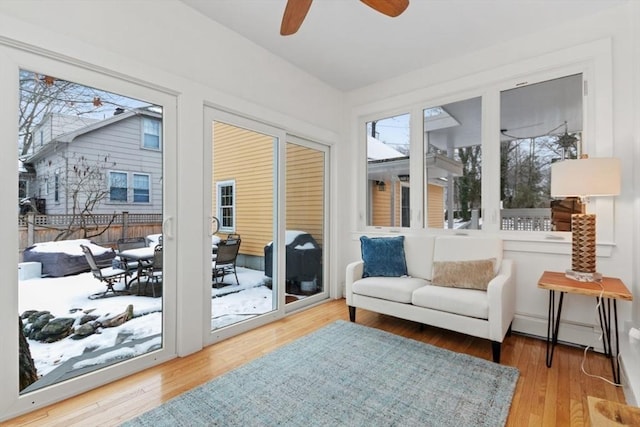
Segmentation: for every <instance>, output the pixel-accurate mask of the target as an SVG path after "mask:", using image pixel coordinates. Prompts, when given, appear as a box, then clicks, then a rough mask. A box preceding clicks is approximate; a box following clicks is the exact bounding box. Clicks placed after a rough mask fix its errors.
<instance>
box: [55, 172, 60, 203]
mask: <svg viewBox="0 0 640 427" xmlns="http://www.w3.org/2000/svg"><path fill="white" fill-rule="evenodd" d="M53 201H54V202H56V203H57V202H59V201H60V173H58V172H56V173H55V175H54V177H53Z"/></svg>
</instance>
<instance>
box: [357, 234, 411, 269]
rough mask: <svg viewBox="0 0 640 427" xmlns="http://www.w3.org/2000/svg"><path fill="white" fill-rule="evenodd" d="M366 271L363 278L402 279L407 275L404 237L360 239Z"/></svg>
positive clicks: (365, 237)
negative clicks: (401, 277)
mask: <svg viewBox="0 0 640 427" xmlns="http://www.w3.org/2000/svg"><path fill="white" fill-rule="evenodd" d="M360 247H361V249H362V260H363V261H364V271H363V273H362V277H371V276H382V277H400V276H406V275H407V262H406V260H405V259H404V236H397V237H367V236H362V237H360Z"/></svg>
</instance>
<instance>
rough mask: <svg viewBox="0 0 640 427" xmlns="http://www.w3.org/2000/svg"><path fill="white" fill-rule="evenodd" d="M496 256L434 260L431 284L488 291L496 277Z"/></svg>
mask: <svg viewBox="0 0 640 427" xmlns="http://www.w3.org/2000/svg"><path fill="white" fill-rule="evenodd" d="M495 262H496V259H495V258H490V259H479V260H471V261H434V263H433V277H432V279H431V284H433V285H436V286H446V287H450V288H465V289H479V290H483V291H486V290H487V286H488V285H489V282H490V281H491V279H493V278H494V276H495V274H494V272H493V266H494V264H495Z"/></svg>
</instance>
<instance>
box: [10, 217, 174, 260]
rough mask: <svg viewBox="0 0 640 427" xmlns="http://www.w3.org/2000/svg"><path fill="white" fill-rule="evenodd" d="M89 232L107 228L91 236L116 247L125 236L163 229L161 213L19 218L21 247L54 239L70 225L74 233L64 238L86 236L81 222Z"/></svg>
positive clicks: (107, 245) (145, 234)
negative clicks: (118, 241) (97, 234)
mask: <svg viewBox="0 0 640 427" xmlns="http://www.w3.org/2000/svg"><path fill="white" fill-rule="evenodd" d="M82 224H86V226H85V228H86V229H87V230H89V231H92V232H94V231H96V230H102V229H104V228H105V227H108V228H107V229H106V231H105V232H104V233H102V234H100V235H99V236H94V237H91V238H90V239H91V240H92V241H93V242H94V243H96V244H98V245H100V246H105V247H112V248H115V245H116V242H117V240H118V239H120V238H122V237H138V236H148V235H150V234H159V233H161V232H162V214H133V213H128V212H122V213H115V214H99V215H86V216H81V215H36V214H34V213H28V214H25V215H20V216H19V217H18V231H19V243H18V245H19V250H20V253H22V251H24V249H25V248H28V247H29V246H31V245H33V244H34V243H40V242H48V241H53V240H55V239H56V238H57V237H58V236H59V235H60V233H61V232H62V231H64V230H66V229H68V228H71V229H73V230H74V232H73V234H72V235H71V236H69V237H67V238H66V239H65V240H70V239H82V238H85V237H84V235H83V233H84V230H83V229H82V227H81V225H82Z"/></svg>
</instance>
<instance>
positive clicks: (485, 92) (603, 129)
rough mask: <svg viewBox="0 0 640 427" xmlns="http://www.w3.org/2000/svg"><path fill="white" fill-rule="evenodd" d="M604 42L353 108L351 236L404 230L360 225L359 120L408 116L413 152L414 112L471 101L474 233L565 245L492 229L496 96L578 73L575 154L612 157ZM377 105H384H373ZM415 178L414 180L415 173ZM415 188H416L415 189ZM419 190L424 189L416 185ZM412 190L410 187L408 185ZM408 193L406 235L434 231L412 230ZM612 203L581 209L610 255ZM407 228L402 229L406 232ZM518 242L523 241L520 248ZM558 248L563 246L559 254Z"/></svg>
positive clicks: (543, 234)
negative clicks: (479, 159) (354, 215)
mask: <svg viewBox="0 0 640 427" xmlns="http://www.w3.org/2000/svg"><path fill="white" fill-rule="evenodd" d="M611 60H612V53H611V43H610V41H609V40H607V39H602V40H597V41H594V42H589V43H585V44H582V45H579V46H574V47H569V48H566V49H561V50H559V51H557V52H553V53H547V54H543V55H540V56H537V57H532V58H529V59H525V60H523V61H520V62H518V63H514V64H510V65H508V66H506V65H505V66H501V67H496V68H495V69H492V70H489V71H487V72H478V73H476V74H473V75H470V76H466V77H461V78H458V79H454V80H450V81H447V82H444V83H440V84H436V85H435V86H431V87H424V88H422V89H417V90H414V91H411V92H408V93H407V94H405V95H403V96H398V97H395V98H393V99H390V100H387V101H385V102H384V104H382V103H381V102H371V103H370V104H364V105H359V106H358V107H354V109H353V111H352V118H353V120H354V126H356V127H355V129H354V131H355V135H356V138H357V140H358V141H359V143H358V145H357V149H356V151H357V156H358V177H359V179H358V184H357V185H358V187H357V192H358V195H359V197H358V201H357V203H358V212H359V214H358V219H357V229H358V232H370V233H371V232H381V233H389V232H392V233H397V232H400V231H403V232H404V231H405V230H407V229H404V228H399V227H372V226H368V225H367V222H366V217H367V204H366V203H367V201H366V188H365V187H364V181H365V179H362V178H363V177H366V176H367V175H366V171H367V169H366V166H367V165H366V161H367V158H366V145H365V144H364V143H363V142H362V141H365V137H366V135H365V126H366V123H367V122H370V121H374V120H379V119H381V118H385V117H391V116H394V115H397V114H398V113H399V112H401V111H404V112H406V111H409V112H410V113H411V117H412V120H411V121H412V124H411V131H412V135H411V149H412V150H413V149H414V145H415V148H416V149H417V148H420V147H421V145H420V144H419V141H417V142H416V143H415V144H414V141H415V139H416V138H420V137H421V134H420V132H421V128H422V126H421V123H419V121H418V120H416V119H415V118H416V117H421V116H420V114H419V112H420V111H421V110H422V109H424V108H429V107H433V106H436V105H443V104H447V103H450V102H455V101H459V100H463V99H467V98H471V97H474V96H476V97H477V96H480V97H481V98H482V138H481V145H482V152H483V163H482V165H483V166H482V170H483V174H482V191H481V194H482V217H483V227H482V231H481V232H489V233H497V234H499V235H500V236H501V237H502V238H503V239H504V240H505V241H511V242H513V244H510V245H511V246H510V247H511V248H512V249H514V250H518V248H521V249H522V250H527V251H531V250H533V251H542V252H544V251H549V250H552V251H557V250H558V249H557V248H556V246H557V245H558V244H559V243H562V244H565V245H566V243H567V242H569V243H570V241H571V234H570V232H557V231H553V232H551V231H530V232H526V233H523V232H521V231H520V232H518V231H515V232H514V231H507V230H500V200H499V199H500V194H499V193H500V191H499V188H500V173H499V171H500V144H498V143H496V141H498V140H499V132H500V92H501V91H502V90H506V89H511V88H514V87H518V86H521V85H523V84H525V85H526V84H533V83H536V82H542V81H545V80H551V79H554V78H558V77H564V76H568V75H571V74H578V73H581V74H582V75H583V81H585V82H586V83H585V87H586V88H587V91H586V92H587V93H586V95H584V96H585V97H584V99H583V135H584V140H583V145H582V147H583V152H584V153H587V154H589V155H590V156H592V157H609V156H612V155H613V143H612V141H613V106H612V93H613V83H612V68H611ZM381 105H383V106H387V107H388V108H381ZM411 157H412V159H411V174H412V176H414V173H415V174H419V173H422V166H423V162H422V158H421V157H422V156H421V155H420V156H418V155H417V154H416V155H413V151H412V156H411ZM416 176H417V175H416ZM416 187H417V186H416ZM420 187H421V190H422V188H423V187H424V186H423V185H420ZM416 190H417V188H416ZM416 193H418V191H412V196H411V205H412V206H420V211H419V212H417V213H416V212H413V213H412V226H411V228H412V231H413V229H416V228H417V230H415V231H420V232H426V231H430V232H431V231H434V230H435V229H428V228H426V227H423V226H422V225H420V226H419V227H414V225H413V224H414V223H417V224H419V223H420V221H415V219H416V218H418V219H421V218H423V217H424V206H422V205H421V204H418V203H422V198H423V195H422V194H416ZM613 199H614V198H611V197H604V198H594V199H592V200H591V201H590V203H589V206H588V207H587V211H588V212H593V213H596V214H597V216H598V223H597V227H598V230H597V238H598V242H597V245H598V254H599V255H602V256H610V255H611V252H612V248H613V247H614V246H615V238H614V225H615V224H614V223H615V215H614V208H613V206H614V203H615V202H614V200H613ZM407 231H408V230H407ZM438 232H439V233H440V232H444V233H454V234H456V233H458V234H459V233H464V234H473V233H475V232H476V230H457V231H456V230H440V231H438ZM518 242H523V245H520V243H518ZM563 250H564V249H563Z"/></svg>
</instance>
